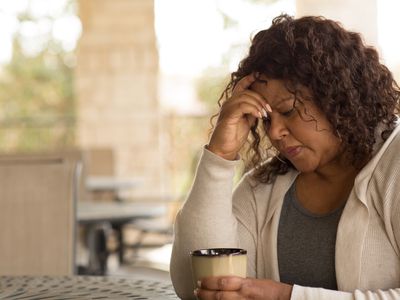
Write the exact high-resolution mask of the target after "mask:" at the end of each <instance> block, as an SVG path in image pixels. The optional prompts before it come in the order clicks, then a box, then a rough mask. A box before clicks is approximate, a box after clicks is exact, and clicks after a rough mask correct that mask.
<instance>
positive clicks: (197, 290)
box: [193, 289, 199, 297]
mask: <svg viewBox="0 0 400 300" xmlns="http://www.w3.org/2000/svg"><path fill="white" fill-rule="evenodd" d="M193 294H194V295H195V296H196V297H197V295H198V294H199V289H195V290H194V291H193Z"/></svg>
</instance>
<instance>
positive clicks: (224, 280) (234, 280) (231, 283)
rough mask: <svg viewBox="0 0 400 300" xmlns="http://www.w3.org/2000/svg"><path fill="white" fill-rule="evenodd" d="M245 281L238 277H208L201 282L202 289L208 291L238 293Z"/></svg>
mask: <svg viewBox="0 0 400 300" xmlns="http://www.w3.org/2000/svg"><path fill="white" fill-rule="evenodd" d="M244 281H245V278H242V277H238V276H218V277H206V278H204V279H203V280H202V281H201V284H200V287H201V289H206V290H219V291H237V290H240V289H241V287H242V285H243V282H244Z"/></svg>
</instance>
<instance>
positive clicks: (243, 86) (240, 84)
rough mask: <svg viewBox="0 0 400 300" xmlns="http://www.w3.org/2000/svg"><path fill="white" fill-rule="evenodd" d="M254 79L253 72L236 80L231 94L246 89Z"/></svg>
mask: <svg viewBox="0 0 400 300" xmlns="http://www.w3.org/2000/svg"><path fill="white" fill-rule="evenodd" d="M255 80H256V78H255V76H254V74H253V73H251V74H250V75H247V76H245V77H243V78H242V79H240V80H239V81H238V83H237V84H236V85H235V87H234V88H233V95H234V94H236V93H240V92H243V91H244V90H247V89H248V88H249V87H250V86H251V85H252V84H253V82H254V81H255Z"/></svg>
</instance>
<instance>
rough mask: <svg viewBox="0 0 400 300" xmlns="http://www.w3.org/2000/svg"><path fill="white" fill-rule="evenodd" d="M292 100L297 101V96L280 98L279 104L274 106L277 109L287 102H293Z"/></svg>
mask: <svg viewBox="0 0 400 300" xmlns="http://www.w3.org/2000/svg"><path fill="white" fill-rule="evenodd" d="M292 99H296V96H295V95H290V96H288V97H282V98H279V99H278V102H277V103H276V105H274V106H275V107H276V106H279V105H281V103H283V102H286V101H289V100H292Z"/></svg>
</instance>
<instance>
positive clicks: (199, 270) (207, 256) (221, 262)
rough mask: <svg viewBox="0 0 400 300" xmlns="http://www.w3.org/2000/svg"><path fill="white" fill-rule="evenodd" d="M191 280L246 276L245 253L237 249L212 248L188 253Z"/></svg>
mask: <svg viewBox="0 0 400 300" xmlns="http://www.w3.org/2000/svg"><path fill="white" fill-rule="evenodd" d="M190 255H191V260H192V274H193V280H194V283H195V284H196V282H197V281H199V280H201V279H203V278H204V277H209V276H229V275H232V276H239V277H244V278H245V277H246V274H247V251H246V250H244V249H238V248H212V249H201V250H195V251H192V252H190Z"/></svg>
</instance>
